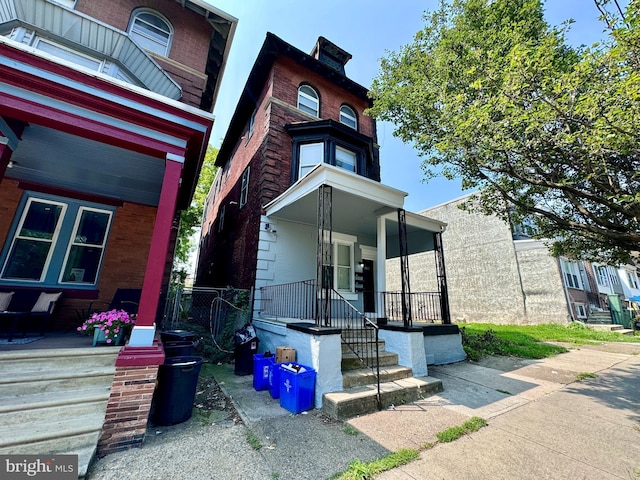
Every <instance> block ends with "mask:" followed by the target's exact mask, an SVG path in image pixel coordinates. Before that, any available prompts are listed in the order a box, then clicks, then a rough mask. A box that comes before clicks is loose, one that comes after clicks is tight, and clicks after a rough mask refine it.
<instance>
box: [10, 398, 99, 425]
mask: <svg viewBox="0 0 640 480" xmlns="http://www.w3.org/2000/svg"><path fill="white" fill-rule="evenodd" d="M108 400H109V396H108V395H107V398H106V399H104V398H101V399H99V400H94V401H77V402H74V403H69V404H66V405H64V404H62V405H53V406H48V407H34V408H25V409H22V410H14V411H11V412H5V413H0V425H2V426H11V425H13V426H14V428H16V426H17V428H24V427H25V426H26V425H37V424H40V423H43V424H48V423H49V422H51V420H52V419H62V418H71V417H81V416H91V415H93V414H97V415H100V414H101V415H102V419H101V421H100V422H99V423H98V424H97V427H98V428H102V420H104V413H105V411H106V408H107V401H108Z"/></svg>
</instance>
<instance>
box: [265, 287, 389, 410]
mask: <svg viewBox="0 0 640 480" xmlns="http://www.w3.org/2000/svg"><path fill="white" fill-rule="evenodd" d="M328 291H329V292H330V298H323V297H324V295H326V292H327V289H322V290H318V289H317V288H316V282H315V280H305V281H302V282H293V283H286V284H281V285H271V286H267V287H262V288H261V289H260V308H259V312H260V315H261V316H266V317H275V318H280V319H285V318H287V319H300V320H314V321H315V322H316V325H322V326H327V327H332V328H338V329H340V331H341V333H340V337H341V341H342V343H343V344H344V345H346V347H347V348H348V349H349V350H350V351H351V352H352V353H353V354H354V355H355V356H356V358H357V359H358V361H359V362H360V364H361V365H362V367H363V368H370V369H371V370H372V372H373V373H374V375H375V377H376V386H377V402H378V406H379V407H380V406H381V399H380V357H379V349H378V343H379V328H378V326H377V325H376V324H375V323H374V322H372V321H371V320H370V319H369V318H367V316H366V315H365V314H364V313H362V312H360V311H359V310H358V309H357V308H356V307H355V306H353V305H352V304H351V303H350V302H349V301H347V300H346V299H345V298H344V297H343V296H342V295H340V293H338V292H337V291H336V290H333V289H329V290H328ZM327 304H329V305H330V308H324V307H323V305H325V306H326V305H327ZM319 312H329V316H328V317H327V318H323V319H320V318H319V315H317V313H319Z"/></svg>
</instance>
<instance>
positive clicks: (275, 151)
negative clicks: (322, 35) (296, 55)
mask: <svg viewBox="0 0 640 480" xmlns="http://www.w3.org/2000/svg"><path fill="white" fill-rule="evenodd" d="M303 82H305V83H309V84H310V85H312V86H313V87H314V88H315V89H316V90H317V91H318V93H319V95H320V116H321V118H322V119H333V120H335V121H339V120H340V106H341V105H342V104H344V103H346V104H348V105H349V106H351V107H352V108H353V109H355V111H356V113H357V116H358V131H359V132H360V133H362V134H364V135H367V136H370V137H372V138H373V139H374V141H375V139H376V129H375V121H374V120H373V119H372V118H371V117H367V116H365V115H364V114H363V112H364V109H365V108H367V106H368V105H367V101H366V100H363V99H360V98H358V97H357V96H355V95H353V94H351V93H349V92H347V91H345V90H343V89H341V88H340V87H338V86H336V85H334V84H333V83H332V82H331V81H329V80H326V79H325V78H323V77H322V76H320V75H318V74H316V73H313V72H311V71H309V70H305V69H303V68H301V67H300V65H298V64H297V63H295V62H294V61H293V60H291V59H289V58H281V59H278V60H276V62H275V63H274V65H273V68H272V70H271V72H270V74H269V76H268V79H267V82H266V84H265V85H264V87H263V89H262V92H261V94H260V96H259V98H258V101H257V107H256V116H255V123H254V132H253V135H252V136H251V137H248V122H249V119H248V118H247V126H246V127H245V130H244V132H243V135H242V138H240V139H238V140H237V142H236V145H235V148H234V151H233V154H232V158H231V160H230V161H229V162H228V164H227V166H226V168H227V169H228V174H227V172H222V178H223V179H224V181H223V182H222V184H221V187H220V189H219V190H218V191H217V193H216V195H215V197H210V198H208V199H207V201H208V202H209V205H208V207H207V213H206V218H205V220H204V222H203V232H204V234H205V236H206V235H207V232H208V236H209V237H208V241H205V246H203V247H204V248H202V250H201V252H200V264H199V266H198V279H197V283H198V284H199V285H208V286H214V287H224V286H227V285H231V286H233V287H237V288H250V287H252V286H253V284H254V283H255V266H256V258H257V245H258V235H259V228H260V214H261V213H262V206H264V205H266V204H267V203H269V202H270V201H271V200H273V199H274V198H276V197H277V196H278V195H280V194H281V193H283V192H284V191H285V190H286V189H287V188H289V186H290V184H291V157H292V145H291V137H290V136H289V134H288V133H287V132H286V131H285V130H284V126H285V125H286V124H287V123H294V122H308V121H310V120H312V118H311V117H309V116H308V115H305V114H304V113H302V112H301V111H299V110H297V109H296V108H295V107H296V105H297V99H298V87H299V85H300V84H301V83H303ZM272 97H273V98H275V99H277V100H280V101H281V102H284V103H286V104H288V105H290V106H291V107H294V108H287V107H286V106H282V105H281V104H279V103H278V102H273V101H271V99H272ZM247 165H250V166H251V174H250V179H249V197H248V200H247V205H246V206H245V207H243V208H241V209H240V208H239V205H231V204H230V203H229V202H231V201H235V202H239V200H240V183H241V179H242V173H243V172H244V170H245V169H246V167H247ZM221 205H226V211H225V221H224V225H225V228H224V231H223V232H221V233H219V232H218V231H217V227H218V224H217V222H214V220H215V219H216V218H218V212H219V209H220V208H221ZM209 270H211V274H209V273H208V272H209Z"/></svg>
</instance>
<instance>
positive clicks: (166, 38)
mask: <svg viewBox="0 0 640 480" xmlns="http://www.w3.org/2000/svg"><path fill="white" fill-rule="evenodd" d="M128 33H129V37H130V38H131V39H132V40H133V41H134V42H136V43H137V44H138V46H140V47H141V48H144V49H146V50H150V51H152V52H154V53H158V54H160V55H164V56H165V57H166V56H168V55H169V48H170V47H171V39H172V38H173V27H172V26H171V23H169V20H167V19H166V18H165V17H164V16H162V15H160V14H159V13H157V12H154V11H153V10H149V9H146V8H145V9H137V10H135V11H134V12H133V14H132V16H131V21H130V22H129V30H128Z"/></svg>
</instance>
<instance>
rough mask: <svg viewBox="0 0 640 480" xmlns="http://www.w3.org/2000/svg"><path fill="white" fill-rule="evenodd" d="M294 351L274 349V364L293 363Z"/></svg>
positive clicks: (280, 348)
mask: <svg viewBox="0 0 640 480" xmlns="http://www.w3.org/2000/svg"><path fill="white" fill-rule="evenodd" d="M295 361H296V351H295V350H294V349H293V348H291V347H276V363H284V362H295Z"/></svg>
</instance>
